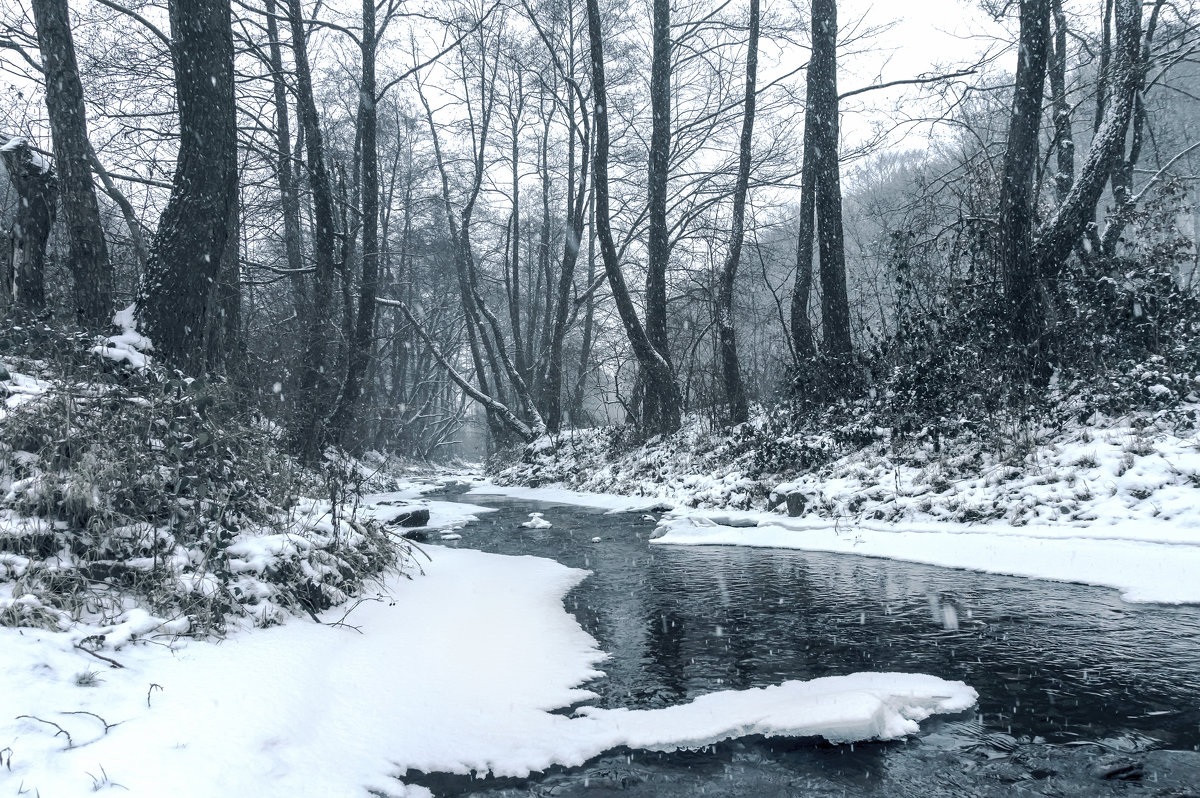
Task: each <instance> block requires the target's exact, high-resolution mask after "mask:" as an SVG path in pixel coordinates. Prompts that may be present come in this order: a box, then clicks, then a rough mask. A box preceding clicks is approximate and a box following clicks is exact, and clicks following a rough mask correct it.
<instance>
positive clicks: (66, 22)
mask: <svg viewBox="0 0 1200 798" xmlns="http://www.w3.org/2000/svg"><path fill="white" fill-rule="evenodd" d="M33 13H34V16H35V18H36V19H37V33H38V45H39V48H40V49H41V52H42V74H43V76H44V78H45V86H46V108H47V109H48V110H49V112H50V130H51V132H52V133H53V136H54V160H55V162H56V164H57V166H58V179H59V188H60V192H61V196H62V206H63V221H64V222H66V225H67V240H68V243H69V247H70V257H69V260H68V265H69V266H70V271H71V276H72V278H73V280H74V287H75V290H74V295H73V296H74V304H75V313H76V315H77V316H78V318H79V321H80V322H81V323H82V324H84V325H85V326H88V327H92V328H102V327H103V326H105V325H107V324H108V323H109V317H110V315H111V314H112V279H113V276H112V265H111V264H110V263H109V260H108V245H107V243H106V242H105V240H104V229H103V227H102V226H101V224H100V206H99V205H98V204H97V202H96V192H95V188H94V186H93V184H92V165H91V152H92V147H91V144H90V143H89V142H88V130H87V112H86V109H85V108H84V104H83V84H82V83H80V80H79V66H78V64H77V63H76V60H75V42H74V39H73V38H72V36H71V19H70V13H69V11H68V8H67V0H33Z"/></svg>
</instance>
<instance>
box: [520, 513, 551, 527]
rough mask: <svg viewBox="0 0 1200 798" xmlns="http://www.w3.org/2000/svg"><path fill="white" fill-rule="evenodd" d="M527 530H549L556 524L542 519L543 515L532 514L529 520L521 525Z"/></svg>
mask: <svg viewBox="0 0 1200 798" xmlns="http://www.w3.org/2000/svg"><path fill="white" fill-rule="evenodd" d="M521 526H523V527H525V528H526V529H549V528H550V527H552V526H554V524H552V523H550V522H549V521H547V520H546V519H545V518H542V514H541V513H530V514H529V520H528V521H526V522H524V523H523V524H521Z"/></svg>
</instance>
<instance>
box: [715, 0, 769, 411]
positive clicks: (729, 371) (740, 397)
mask: <svg viewBox="0 0 1200 798" xmlns="http://www.w3.org/2000/svg"><path fill="white" fill-rule="evenodd" d="M758 23H759V0H750V41H749V43H748V44H747V47H746V101H745V102H746V107H745V110H744V111H743V121H742V135H741V138H740V140H739V143H738V176H737V186H736V187H735V188H734V191H733V225H732V231H731V232H730V235H729V253H728V255H727V256H726V258H725V265H724V267H723V268H722V269H721V274H720V280H719V284H718V287H717V328H718V335H719V336H720V346H721V371H722V375H721V376H722V380H723V382H724V384H725V398H726V399H727V401H728V402H729V417H730V421H732V422H733V423H734V424H741V423H743V422H745V421H746V420H747V418H748V417H749V415H750V413H749V408H748V406H747V402H746V387H745V384H744V383H743V382H742V373H741V365H740V363H739V362H738V351H737V334H736V331H735V330H734V327H733V284H734V278H736V276H737V270H738V263H739V262H740V261H741V257H742V243H743V241H744V240H745V237H746V230H745V226H744V225H745V217H746V193H747V190H748V188H749V185H750V155H751V149H752V147H751V145H752V144H753V140H754V100H755V82H756V80H757V78H758Z"/></svg>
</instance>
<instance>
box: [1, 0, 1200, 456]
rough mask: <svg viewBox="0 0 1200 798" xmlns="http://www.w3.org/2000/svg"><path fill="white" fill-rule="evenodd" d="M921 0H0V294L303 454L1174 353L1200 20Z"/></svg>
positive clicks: (896, 402)
mask: <svg viewBox="0 0 1200 798" xmlns="http://www.w3.org/2000/svg"><path fill="white" fill-rule="evenodd" d="M922 5H924V4H922ZM944 5H945V9H946V12H945V13H946V14H947V15H948V16H947V19H946V20H945V25H944V27H945V28H946V29H951V28H953V29H956V30H963V31H974V32H975V35H968V34H967V33H964V34H963V35H962V37H961V38H958V39H953V38H951V37H949V36H948V35H946V34H936V33H934V32H931V33H930V34H929V39H928V40H927V41H922V40H920V38H919V37H917V38H914V35H913V31H914V28H913V26H909V27H907V28H904V27H894V28H889V26H888V25H886V24H879V22H877V21H876V20H875V17H876V16H878V14H877V12H875V11H872V10H871V9H870V8H869V4H865V3H862V2H855V3H847V2H838V0H804V2H801V3H797V2H782V1H781V0H768V1H767V2H761V0H729V2H721V1H720V0H675V1H674V2H671V0H642V1H641V2H636V3H623V2H609V0H381V1H380V2H375V0H364V2H363V3H362V5H361V6H356V5H354V4H351V3H346V2H342V1H341V0H336V1H335V2H325V0H318V2H315V3H314V2H311V0H76V1H75V2H72V3H70V4H69V5H68V2H67V0H3V1H2V2H0V67H2V68H3V77H2V80H3V84H4V85H3V87H2V89H0V90H2V91H3V101H2V102H0V145H2V146H0V154H2V156H3V164H4V174H5V179H4V180H3V181H0V213H2V215H3V222H4V225H5V226H6V229H7V230H8V233H9V241H8V245H9V251H8V252H7V253H6V254H5V256H4V258H3V259H2V265H0V280H2V282H3V285H2V286H0V287H2V288H3V290H2V291H0V306H2V307H3V308H4V310H3V312H4V313H6V314H9V315H10V316H12V317H14V318H15V317H16V315H18V314H34V315H38V314H48V315H49V316H53V317H54V318H57V319H61V320H62V321H63V322H64V323H66V324H70V325H78V326H79V327H82V328H83V329H85V330H88V331H90V332H92V333H107V332H109V329H108V328H109V324H110V320H111V319H112V316H113V314H114V312H116V311H118V310H120V309H122V308H125V307H127V306H129V305H130V304H133V303H136V310H135V317H136V320H137V324H138V330H139V332H142V333H144V334H146V335H147V336H148V337H149V338H150V339H151V340H152V341H153V342H154V346H155V350H154V355H155V357H156V359H157V360H158V361H159V362H160V363H163V364H165V365H167V366H170V367H173V368H178V369H180V370H182V371H183V372H184V373H185V374H188V375H196V376H199V375H202V374H206V375H209V376H210V377H214V378H216V379H222V380H225V381H227V382H228V383H229V384H230V385H232V386H235V387H236V389H237V390H238V391H240V392H242V393H244V394H245V395H246V396H247V397H252V398H253V399H254V402H255V403H256V405H257V406H258V408H259V409H260V411H261V412H262V413H264V414H266V415H267V416H269V417H271V418H273V419H275V420H277V421H278V422H279V423H280V424H281V425H282V426H283V427H284V428H286V429H287V430H288V433H289V436H290V439H291V440H292V442H293V445H294V448H295V450H296V451H297V453H299V454H301V455H304V456H307V457H309V458H313V457H315V456H316V455H317V454H319V453H320V452H321V451H322V449H323V447H324V446H326V445H329V444H341V445H344V446H346V447H348V448H350V449H354V450H364V449H371V448H374V449H381V450H390V451H395V452H399V453H402V454H406V455H411V456H416V457H421V458H433V457H441V456H448V455H451V454H456V453H461V452H469V451H471V449H470V444H471V443H472V442H474V443H478V442H480V441H483V442H484V443H485V444H486V446H487V447H488V448H489V449H490V450H496V449H499V448H502V447H504V446H505V445H510V444H514V443H521V442H532V441H534V440H536V439H538V438H540V437H541V436H543V435H545V434H547V433H558V432H560V431H563V430H566V429H569V428H573V427H587V426H595V425H601V424H609V423H613V422H629V423H631V424H632V425H633V427H634V428H635V429H636V430H638V432H639V434H641V435H643V436H650V435H654V434H662V433H671V432H673V431H674V430H676V429H677V428H678V427H679V426H680V424H681V419H682V418H683V417H684V416H685V415H686V414H688V413H700V414H702V415H704V416H707V417H708V418H710V419H712V421H713V422H714V423H716V424H738V423H741V422H744V421H747V420H748V419H750V418H751V417H752V415H753V413H752V411H753V408H754V407H755V406H756V404H757V403H778V402H787V403H790V404H789V406H792V407H794V408H795V409H796V412H797V413H801V414H803V413H808V412H813V411H815V412H818V413H819V412H823V409H828V408H830V407H833V406H836V405H839V403H842V404H844V403H847V402H854V401H859V400H863V401H868V399H866V398H867V397H869V401H874V402H877V403H885V404H886V405H887V407H886V410H887V415H886V418H885V420H886V422H887V423H889V424H893V425H895V426H897V427H901V426H903V425H905V424H907V425H909V426H911V427H916V428H920V427H923V426H928V425H929V424H931V423H941V422H944V421H945V419H946V418H949V417H957V416H964V415H968V416H969V415H971V414H973V413H974V414H983V413H994V412H996V411H997V409H998V408H1000V409H1003V408H1012V407H1017V406H1020V407H1025V408H1028V407H1029V406H1030V403H1035V402H1036V401H1038V397H1039V396H1044V395H1045V393H1046V391H1048V390H1050V388H1051V387H1052V386H1057V385H1061V381H1062V380H1063V379H1064V378H1065V377H1069V378H1072V379H1076V380H1086V379H1091V378H1100V377H1102V375H1103V374H1104V373H1105V370H1106V369H1112V368H1119V367H1121V365H1122V364H1127V363H1130V362H1134V361H1137V362H1144V361H1147V360H1148V359H1153V358H1160V359H1166V360H1167V361H1168V366H1169V367H1171V368H1175V369H1176V370H1178V371H1187V372H1188V373H1195V372H1197V371H1200V368H1197V364H1198V363H1200V356H1198V355H1197V354H1196V352H1197V347H1196V345H1195V344H1194V339H1195V338H1196V329H1197V323H1200V316H1197V314H1196V312H1195V308H1194V305H1195V303H1194V289H1195V285H1194V282H1195V278H1196V274H1197V268H1198V266H1200V260H1198V257H1200V255H1198V247H1197V241H1198V237H1200V211H1198V210H1197V206H1196V205H1195V203H1194V202H1193V200H1192V195H1193V193H1194V191H1195V189H1196V187H1197V180H1198V179H1200V178H1198V176H1200V144H1198V142H1200V96H1197V93H1196V87H1197V86H1200V10H1198V9H1197V8H1196V7H1195V6H1194V5H1192V4H1191V3H1190V2H1176V3H1166V2H1163V0H1148V1H1147V2H1141V0H1087V2H1072V1H1071V0H1020V1H1019V2H1003V3H1001V2H999V0H959V2H956V3H954V2H947V3H945V4H944ZM897 8H898V10H896V11H895V13H898V14H903V13H904V12H903V8H902V6H898V7H897ZM950 17H955V18H954V19H951V18H950ZM959 18H960V19H959ZM901 30H904V31H907V32H906V33H904V34H903V35H901V33H900V31H901ZM982 32H986V35H984V33H982ZM948 42H949V43H950V44H947V43H948ZM914 63H915V64H918V65H919V66H918V67H917V68H913V67H912V66H911V65H912V64H914ZM0 354H2V353H0ZM1193 361H1196V362H1193ZM1098 375H1099V376H1098ZM464 442H465V443H464Z"/></svg>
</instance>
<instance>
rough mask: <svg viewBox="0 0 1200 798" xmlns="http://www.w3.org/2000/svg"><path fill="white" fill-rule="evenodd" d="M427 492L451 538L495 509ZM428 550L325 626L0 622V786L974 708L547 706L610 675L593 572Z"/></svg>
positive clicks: (211, 775)
mask: <svg viewBox="0 0 1200 798" xmlns="http://www.w3.org/2000/svg"><path fill="white" fill-rule="evenodd" d="M374 498H375V500H376V502H378V501H387V500H389V497H386V496H381V497H374ZM433 504H434V506H433V508H432V509H433V511H434V512H433V516H434V518H433V524H434V526H435V527H437V528H440V529H443V530H446V529H452V528H453V527H455V526H458V525H461V524H462V523H465V522H467V521H468V520H469V519H470V518H471V516H472V514H474V513H478V512H481V511H484V510H485V508H480V507H475V506H471V505H455V504H452V503H445V502H442V503H433ZM426 550H427V551H428V553H429V554H430V561H428V562H426V563H424V565H423V568H424V573H423V574H420V575H416V576H414V577H413V578H411V579H407V578H403V577H394V578H392V579H391V580H390V581H388V582H386V583H385V584H384V585H382V586H381V587H382V589H381V590H380V592H379V595H378V596H377V597H373V598H371V599H369V600H365V601H363V602H361V603H360V604H359V605H358V606H357V607H356V608H354V609H353V610H352V611H351V612H350V613H348V614H347V613H346V610H345V609H344V608H334V609H332V610H330V611H327V612H326V613H324V614H323V615H322V617H321V620H322V621H323V622H324V624H322V625H318V624H314V623H311V622H308V621H306V620H303V619H292V620H290V621H289V622H288V623H286V624H284V625H282V626H276V627H272V628H268V629H257V630H253V631H251V630H248V629H243V630H240V631H236V632H233V633H232V634H230V635H229V637H228V638H227V639H225V640H223V641H221V642H219V643H212V642H198V641H184V640H179V639H173V638H170V637H165V638H161V639H157V642H159V643H161V644H160V645H155V644H154V643H155V642H156V637H155V631H154V630H152V629H146V630H142V639H143V640H144V641H146V642H141V643H128V644H126V645H123V646H120V647H116V648H115V649H109V648H106V649H105V655H104V656H105V657H107V659H100V658H96V657H94V656H91V655H89V654H88V653H87V652H84V651H82V650H80V649H79V648H77V647H76V645H75V643H76V642H77V641H76V640H75V638H74V637H72V635H71V634H69V633H61V632H49V631H42V630H33V629H12V628H3V629H0V674H3V684H4V695H5V698H4V702H3V706H4V712H3V713H2V714H0V787H3V789H12V790H13V791H14V792H20V791H26V792H28V793H30V794H33V793H34V791H38V792H40V794H41V795H46V796H50V795H53V796H75V795H85V794H90V793H92V792H93V790H100V789H104V788H108V787H112V788H116V789H118V790H120V791H121V792H124V793H127V794H130V795H137V796H160V795H172V796H197V798H199V797H200V796H213V795H257V796H264V797H265V796H325V795H355V794H366V793H367V792H368V791H374V794H377V795H389V796H402V795H425V794H427V791H426V790H424V789H423V788H419V787H405V786H404V785H403V784H402V779H403V777H404V775H405V774H406V772H408V771H410V770H414V771H424V772H433V771H440V772H450V773H472V772H473V773H478V774H486V773H493V774H496V775H502V776H521V775H525V774H528V773H529V772H531V771H536V770H541V769H545V768H546V767H548V766H550V765H552V764H563V765H568V766H569V765H577V764H580V763H582V762H584V761H586V760H587V759H589V758H591V757H594V756H596V755H598V754H600V753H602V752H604V751H606V750H608V749H611V748H613V747H616V746H620V745H626V746H630V747H640V748H649V749H654V750H673V749H675V748H680V747H699V746H704V745H707V744H710V743H713V742H716V741H719V740H722V739H727V738H730V737H736V736H741V735H745V734H764V735H789V736H823V737H825V738H826V739H829V740H831V741H854V740H866V739H890V738H896V737H902V736H905V735H907V734H911V733H914V732H915V731H917V722H918V721H920V720H922V719H924V718H926V717H928V716H929V715H931V714H934V713H945V712H957V711H961V710H963V709H967V708H969V707H970V706H972V705H973V704H974V702H975V698H976V694H975V691H974V690H972V689H971V688H970V687H967V686H966V685H964V684H962V683H961V682H951V681H945V680H943V679H940V678H937V677H934V676H926V675H921V674H885V673H876V674H851V675H846V676H837V677H831V678H825V679H817V680H813V681H809V682H794V681H793V682H785V683H783V684H782V685H777V686H774V687H769V688H765V689H755V690H746V691H726V692H718V693H713V694H709V695H705V696H701V697H700V698H698V699H696V700H695V701H693V702H691V703H689V704H684V705H680V706H674V707H668V708H666V709H661V710H646V711H633V710H625V709H603V710H602V709H598V708H593V707H583V708H582V709H580V710H579V711H578V712H577V713H576V714H575V715H574V716H567V715H562V714H556V713H554V712H553V710H556V709H561V708H563V707H569V706H574V705H577V704H580V703H581V702H586V701H587V700H588V699H589V698H590V697H591V693H589V692H588V691H587V690H586V689H585V688H584V687H583V685H584V684H585V683H586V682H587V681H588V680H589V679H591V678H594V677H595V676H597V675H598V671H597V668H598V667H601V668H602V667H603V660H604V656H605V655H604V653H603V652H601V651H600V650H599V649H598V648H597V646H596V643H595V641H594V640H593V639H592V638H591V637H590V636H589V635H587V634H586V633H585V632H584V631H583V630H582V629H581V628H580V626H579V624H578V623H577V622H576V621H575V619H574V618H573V617H572V616H570V615H569V614H568V613H567V612H566V610H565V609H564V607H563V603H562V599H563V597H564V596H565V595H566V593H567V591H569V590H570V589H571V588H572V587H573V586H574V585H576V584H577V583H578V582H579V581H580V580H582V579H584V578H586V576H587V573H586V572H584V571H579V570H574V569H570V568H567V567H565V566H562V565H559V564H557V563H555V562H552V561H550V560H546V559H541V558H535V557H506V556H500V555H491V554H483V553H480V552H475V551H469V550H454V549H444V548H441V547H436V546H430V547H427V549H426ZM118 665H119V667H118ZM10 785H11V787H10ZM118 785H119V786H118ZM120 788H124V790H121V789H120Z"/></svg>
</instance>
